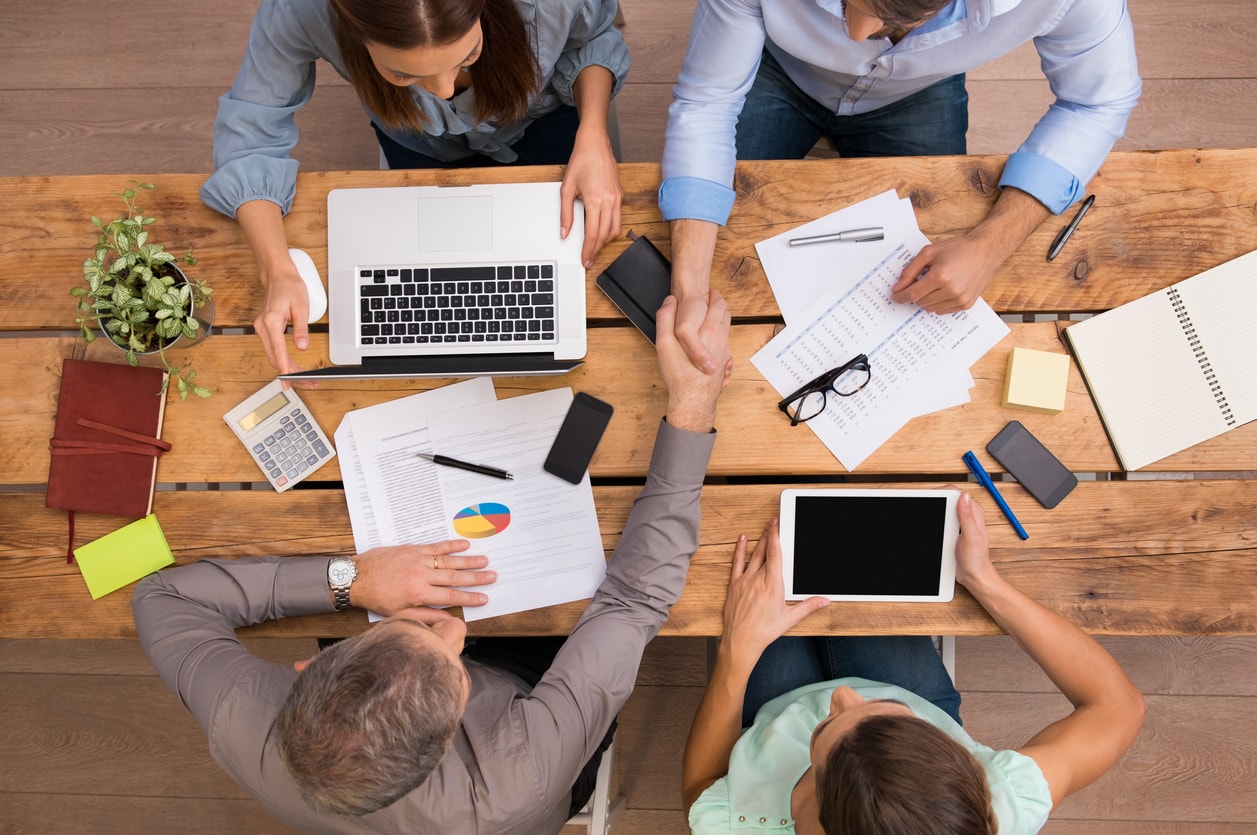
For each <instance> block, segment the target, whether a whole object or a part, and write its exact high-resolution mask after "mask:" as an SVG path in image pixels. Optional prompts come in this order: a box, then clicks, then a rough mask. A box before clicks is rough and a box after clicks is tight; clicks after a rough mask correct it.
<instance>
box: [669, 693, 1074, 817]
mask: <svg viewBox="0 0 1257 835" xmlns="http://www.w3.org/2000/svg"><path fill="white" fill-rule="evenodd" d="M842 686H847V687H851V688H853V689H854V690H855V691H856V692H857V693H859V694H860V695H861V696H863V697H864V698H865V699H869V700H872V699H895V700H897V701H901V702H903V703H904V704H906V705H907V706H908V707H909V708H911V709H912V712H913V713H914V714H916V715H917V716H918V717H920V718H921V719H924V720H925V721H927V722H929V723H930V724H931V725H934V726H935V727H937V728H939V729H940V730H942V731H943V732H944V733H946V734H947V735H948V736H949V737H951V738H952V739H954V740H956V741H957V742H959V743H960V744H961V745H962V746H963V747H964V748H965V750H967V751H969V752H970V753H971V754H973V756H974V757H975V758H976V759H977V761H978V763H979V764H980V765H981V766H982V769H983V771H985V772H986V780H987V784H988V785H989V786H990V790H991V805H992V808H993V809H994V810H995V817H996V819H997V820H998V821H999V832H1000V835H1026V833H1033V832H1038V831H1039V829H1040V828H1041V827H1042V826H1043V824H1044V822H1045V821H1046V820H1047V817H1048V813H1049V812H1051V810H1052V793H1051V791H1050V790H1049V788H1048V784H1047V780H1046V779H1044V777H1043V772H1042V771H1041V770H1040V769H1039V765H1038V763H1036V762H1035V761H1034V760H1032V759H1031V758H1030V757H1027V756H1026V755H1024V754H1020V753H1018V752H1016V751H996V750H994V749H991V748H988V747H987V746H985V745H983V744H981V743H980V742H975V741H974V740H973V738H972V737H970V736H969V735H968V734H967V733H965V732H964V730H963V729H962V728H961V727H960V726H959V725H957V724H956V723H955V721H953V720H952V718H951V717H950V716H948V715H947V714H946V713H944V712H943V711H942V710H940V709H939V708H937V707H935V706H934V705H933V704H931V703H930V702H928V701H926V700H925V699H923V698H921V697H920V696H918V695H917V694H915V693H912V692H909V691H907V690H904V689H903V688H900V687H895V686H894V685H891V684H880V683H878V682H875V681H869V680H868V679H863V678H840V679H837V680H835V681H822V682H818V683H816V684H809V685H807V686H805V687H800V688H798V689H797V690H791V691H790V692H789V693H784V694H782V695H780V696H778V697H777V698H775V699H773V700H772V701H770V702H768V703H767V704H765V705H764V706H763V707H762V708H760V711H759V713H757V714H756V715H755V723H754V724H753V725H751V727H750V728H747V730H746V731H745V732H744V733H743V734H742V736H741V737H740V738H739V739H738V741H737V742H736V743H735V744H734V746H733V751H732V753H731V754H730V756H729V773H728V774H726V775H725V776H724V777H721V778H720V779H719V780H717V781H716V782H715V783H714V784H712V785H711V786H710V787H708V789H707V790H706V791H704V792H703V793H702V794H701V795H699V797H698V800H696V801H694V805H693V806H691V807H690V829H691V830H692V831H693V832H694V833H695V835H709V833H717V832H719V833H730V832H751V831H753V832H779V833H787V832H794V816H793V815H791V814H790V793H791V792H792V791H793V790H794V786H795V784H796V783H798V782H799V778H800V777H802V776H803V772H805V771H807V769H808V766H810V765H811V759H810V758H809V749H808V746H809V745H810V743H811V740H812V731H813V730H814V729H815V728H816V726H817V725H818V724H820V722H821V720H822V719H824V718H825V717H826V716H828V715H829V700H830V696H831V695H832V694H833V692H834V690H835V689H836V688H838V687H842Z"/></svg>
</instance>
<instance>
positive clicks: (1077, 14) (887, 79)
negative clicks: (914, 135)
mask: <svg viewBox="0 0 1257 835" xmlns="http://www.w3.org/2000/svg"><path fill="white" fill-rule="evenodd" d="M1030 40H1033V41H1034V44H1035V48H1036V50H1037V51H1038V53H1039V58H1040V63H1041V66H1042V69H1043V72H1044V75H1046V76H1047V80H1048V83H1049V85H1050V87H1051V89H1052V93H1053V95H1054V96H1055V97H1056V100H1055V101H1054V102H1053V104H1052V105H1051V107H1049V108H1048V111H1047V113H1046V114H1044V116H1043V118H1041V119H1040V120H1039V122H1038V124H1036V125H1035V127H1034V129H1033V130H1032V131H1031V133H1030V136H1029V137H1028V138H1027V139H1026V140H1025V142H1023V143H1022V145H1021V147H1020V148H1019V149H1017V151H1016V153H1014V154H1013V155H1012V156H1011V157H1010V158H1009V160H1008V163H1007V165H1006V166H1005V168H1004V174H1003V176H1002V178H1001V180H1000V186H1001V187H1002V186H1014V187H1016V188H1018V189H1021V190H1022V191H1025V192H1027V193H1029V194H1031V195H1033V196H1034V197H1035V198H1037V199H1038V200H1039V201H1040V202H1042V203H1043V204H1044V205H1045V206H1047V207H1048V208H1049V209H1051V210H1052V211H1053V212H1056V213H1058V214H1059V213H1060V212H1062V211H1064V210H1065V209H1066V208H1067V207H1069V206H1070V205H1071V204H1072V203H1073V202H1074V201H1075V200H1077V199H1078V198H1079V197H1080V196H1081V195H1082V193H1083V190H1084V189H1085V187H1086V184H1087V182H1088V181H1090V179H1091V178H1092V177H1093V176H1094V175H1095V172H1096V171H1097V170H1098V169H1099V168H1100V165H1101V164H1102V163H1103V162H1104V158H1105V156H1107V155H1108V152H1109V150H1110V149H1111V148H1112V147H1113V143H1114V142H1115V141H1117V139H1118V138H1119V137H1120V136H1121V135H1122V133H1123V132H1124V131H1125V129H1126V120H1127V117H1128V116H1129V115H1130V112H1131V110H1133V109H1134V107H1135V103H1136V101H1137V100H1138V98H1139V94H1140V91H1141V82H1140V79H1139V73H1138V68H1137V66H1136V61H1135V43H1134V33H1133V31H1132V29H1131V23H1130V16H1129V15H1128V14H1127V12H1126V5H1125V2H1124V0H1034V2H1030V0H953V2H952V3H950V4H949V5H948V6H946V7H944V8H943V10H942V11H940V12H939V13H938V14H937V15H936V16H935V17H933V18H931V19H930V20H928V21H926V23H925V24H923V25H922V26H919V27H917V28H916V29H913V30H912V31H911V32H909V33H908V34H907V35H906V36H905V37H904V38H903V39H902V40H900V41H899V43H897V44H892V43H891V42H890V40H888V39H885V38H882V39H878V40H872V41H853V40H851V38H849V37H847V35H846V29H845V23H844V20H843V14H842V3H841V0H798V2H790V3H779V2H778V3H774V2H762V0H698V8H697V9H696V11H695V13H694V25H693V28H692V29H691V32H690V43H689V51H688V52H687V53H686V56H685V62H684V64H683V66H682V68H681V75H680V78H679V79H678V81H677V84H676V87H675V88H674V91H673V92H674V95H675V101H674V102H673V103H672V106H671V107H670V108H669V110H668V128H667V134H666V140H665V144H664V152H663V185H662V186H661V187H660V189H659V207H660V210H661V211H662V213H663V216H664V218H665V219H666V220H674V219H677V218H697V219H700V220H709V221H711V222H713V223H719V224H723V223H725V221H726V220H728V217H729V212H730V211H731V210H732V208H733V191H732V189H731V188H730V186H731V184H732V182H733V169H734V161H735V150H734V136H735V133H736V128H737V121H738V116H739V114H740V112H741V110H742V104H743V102H744V100H745V97H746V93H747V91H748V90H749V89H750V87H751V84H752V82H753V81H754V79H755V73H756V70H757V69H758V67H759V61H760V55H761V53H762V51H763V50H764V49H767V50H768V51H769V52H770V53H771V54H772V55H773V57H774V58H776V59H777V61H778V62H779V63H780V64H781V66H782V68H783V69H784V70H785V71H786V73H787V74H788V75H789V76H790V78H791V79H792V80H793V81H794V82H795V84H797V85H798V86H799V87H800V89H802V90H803V91H804V92H805V93H807V94H808V95H809V96H811V97H812V98H813V99H815V100H816V101H817V102H820V103H821V104H823V105H825V106H826V107H828V108H830V109H831V110H832V111H833V112H834V113H835V114H838V115H851V114H861V113H868V112H870V111H872V110H876V109H878V108H880V107H884V106H886V105H888V104H891V103H893V102H896V101H898V100H900V99H903V98H905V97H907V96H909V95H912V94H913V93H916V92H919V91H920V90H923V89H925V88H926V87H928V86H930V85H931V84H934V83H936V82H938V81H941V80H943V79H944V78H948V77H950V76H953V75H956V74H957V73H962V72H966V71H968V70H970V69H972V68H974V67H977V66H980V65H982V64H985V63H987V62H989V61H992V60H994V59H995V58H998V57H1000V56H1002V55H1004V54H1006V53H1009V52H1011V51H1013V50H1014V49H1016V48H1017V47H1018V46H1020V45H1022V44H1023V43H1025V42H1026V41H1030Z"/></svg>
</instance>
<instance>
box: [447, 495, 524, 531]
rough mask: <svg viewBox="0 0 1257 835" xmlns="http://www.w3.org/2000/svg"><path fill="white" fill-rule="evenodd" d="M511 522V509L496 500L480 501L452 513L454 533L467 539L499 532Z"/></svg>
mask: <svg viewBox="0 0 1257 835" xmlns="http://www.w3.org/2000/svg"><path fill="white" fill-rule="evenodd" d="M510 524H511V509H510V508H509V507H507V506H506V505H504V504H498V503H497V502H481V503H480V504H473V505H470V506H468V507H464V508H463V509H462V510H460V511H458V513H455V514H454V533H456V534H458V535H459V536H462V537H466V538H467V539H484V538H485V537H488V536H494V535H496V534H500V533H501V532H502V531H504V530H506V528H507V526H508V525H510Z"/></svg>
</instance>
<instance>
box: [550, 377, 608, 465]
mask: <svg viewBox="0 0 1257 835" xmlns="http://www.w3.org/2000/svg"><path fill="white" fill-rule="evenodd" d="M614 411H615V410H614V409H613V408H612V407H611V404H610V403H604V402H603V401H601V400H599V399H598V398H596V397H593V396H591V395H588V394H585V392H583V391H582V392H577V394H576V397H575V398H573V400H572V405H571V408H569V409H568V410H567V416H566V417H564V418H563V425H562V426H560V427H559V434H558V435H556V436H555V438H554V445H553V446H551V447H550V454H549V455H547V456H546V463H544V464H542V469H544V470H545V471H546V472H548V473H554V474H555V475H557V476H558V477H559V478H561V479H563V480H564V481H570V482H572V483H573V484H580V480H581V479H582V478H584V477H585V470H587V469H589V462H590V460H591V459H593V457H594V450H596V449H597V448H598V441H600V440H602V433H603V431H604V430H605V429H606V428H607V424H608V423H610V422H611V413H612V412H614Z"/></svg>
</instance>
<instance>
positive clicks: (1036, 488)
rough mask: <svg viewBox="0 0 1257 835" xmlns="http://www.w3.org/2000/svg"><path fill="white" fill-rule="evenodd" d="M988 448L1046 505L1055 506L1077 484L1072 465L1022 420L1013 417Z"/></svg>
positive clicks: (1029, 491)
mask: <svg viewBox="0 0 1257 835" xmlns="http://www.w3.org/2000/svg"><path fill="white" fill-rule="evenodd" d="M986 451H987V452H989V453H991V457H992V458H994V459H995V460H996V461H998V462H999V463H1000V466H1002V467H1003V468H1004V469H1005V470H1008V472H1009V473H1010V474H1012V477H1013V478H1015V479H1017V481H1018V482H1019V483H1020V484H1021V486H1022V487H1024V488H1026V492H1028V493H1029V494H1030V495H1032V496H1034V497H1035V498H1036V499H1038V501H1039V504H1041V505H1043V506H1044V507H1047V508H1053V507H1056V506H1057V505H1058V504H1060V503H1061V499H1063V498H1065V497H1066V496H1068V495H1069V491H1070V490H1073V489H1074V487H1076V486H1077V485H1078V479H1077V478H1076V477H1075V476H1074V474H1073V473H1071V472H1070V471H1069V468H1068V467H1066V466H1065V465H1064V464H1062V463H1061V462H1060V459H1058V458H1057V457H1056V456H1055V455H1053V454H1052V453H1051V452H1049V451H1048V448H1047V447H1045V446H1044V445H1043V443H1042V442H1041V441H1040V440H1039V439H1038V438H1036V437H1035V436H1034V435H1032V434H1031V433H1030V430H1029V429H1027V428H1026V427H1024V426H1022V425H1021V422H1020V421H1016V420H1010V421H1009V422H1008V425H1007V426H1005V427H1004V428H1003V429H1001V430H1000V431H999V434H998V435H996V436H995V437H994V438H992V439H991V442H990V443H989V444H987V445H986Z"/></svg>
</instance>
